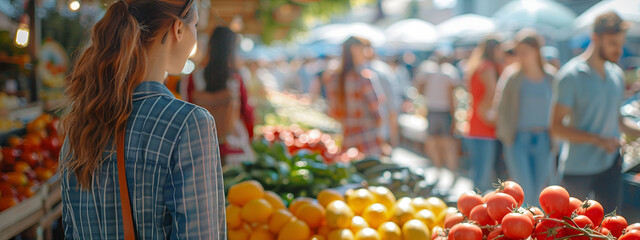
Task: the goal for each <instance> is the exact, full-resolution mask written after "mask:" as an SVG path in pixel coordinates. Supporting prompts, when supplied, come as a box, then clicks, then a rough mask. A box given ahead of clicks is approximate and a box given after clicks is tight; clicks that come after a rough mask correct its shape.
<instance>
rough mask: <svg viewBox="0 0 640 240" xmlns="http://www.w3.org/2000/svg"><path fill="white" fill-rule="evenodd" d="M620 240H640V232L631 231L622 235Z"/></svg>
mask: <svg viewBox="0 0 640 240" xmlns="http://www.w3.org/2000/svg"><path fill="white" fill-rule="evenodd" d="M619 240H640V230H635V229H634V230H631V231H629V232H627V233H625V234H624V235H622V236H621V237H620V239H619Z"/></svg>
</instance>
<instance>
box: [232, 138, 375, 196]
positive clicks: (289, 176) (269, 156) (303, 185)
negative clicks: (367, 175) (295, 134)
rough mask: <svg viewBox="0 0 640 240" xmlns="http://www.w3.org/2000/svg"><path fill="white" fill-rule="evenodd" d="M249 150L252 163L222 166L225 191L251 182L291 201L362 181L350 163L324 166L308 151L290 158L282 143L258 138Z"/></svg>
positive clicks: (301, 150) (320, 158) (302, 150)
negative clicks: (253, 158)
mask: <svg viewBox="0 0 640 240" xmlns="http://www.w3.org/2000/svg"><path fill="white" fill-rule="evenodd" d="M252 147H253V149H254V151H255V152H256V155H257V159H256V161H255V162H253V161H246V162H243V163H242V165H241V166H231V165H229V166H225V167H224V169H223V175H224V183H225V189H229V188H230V187H232V186H234V185H235V184H237V183H239V182H241V181H245V180H248V179H254V180H257V181H258V182H260V183H261V185H263V186H264V187H265V188H266V189H268V190H271V191H274V192H277V193H279V195H280V196H282V198H283V199H286V200H287V201H291V200H292V199H293V198H294V197H299V196H302V197H307V196H316V195H317V194H318V193H319V192H320V191H321V190H322V189H325V188H330V187H337V186H342V185H345V184H349V183H360V182H362V181H363V179H362V177H361V176H359V175H358V174H355V172H356V171H355V169H353V167H352V166H351V164H350V163H348V162H332V163H328V161H327V160H326V159H325V158H324V157H323V155H321V154H318V153H313V152H312V151H311V150H309V149H298V150H296V151H294V153H295V154H293V155H292V154H291V151H290V149H288V147H287V146H286V144H285V142H283V141H274V142H273V143H271V142H269V141H268V140H266V139H261V140H257V141H254V142H253V144H252Z"/></svg>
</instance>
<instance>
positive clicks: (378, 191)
mask: <svg viewBox="0 0 640 240" xmlns="http://www.w3.org/2000/svg"><path fill="white" fill-rule="evenodd" d="M369 191H371V193H372V194H373V196H374V197H375V201H376V203H381V204H382V205H384V206H385V207H387V209H392V208H393V206H394V205H395V204H396V197H395V196H394V195H393V193H392V192H391V191H390V190H389V189H388V188H386V187H369Z"/></svg>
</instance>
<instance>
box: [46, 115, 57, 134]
mask: <svg viewBox="0 0 640 240" xmlns="http://www.w3.org/2000/svg"><path fill="white" fill-rule="evenodd" d="M58 124H60V120H58V119H53V120H52V121H51V122H49V123H47V131H49V135H53V136H56V135H58V126H59V125H58Z"/></svg>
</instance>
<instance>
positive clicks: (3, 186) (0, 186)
mask: <svg viewBox="0 0 640 240" xmlns="http://www.w3.org/2000/svg"><path fill="white" fill-rule="evenodd" d="M0 194H2V196H3V197H6V196H16V195H18V191H17V190H16V188H15V187H13V186H12V185H11V184H9V183H8V182H0Z"/></svg>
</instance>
